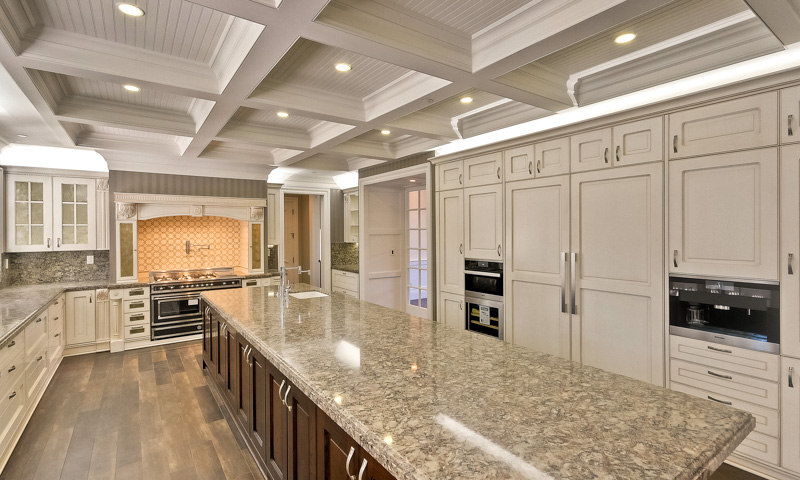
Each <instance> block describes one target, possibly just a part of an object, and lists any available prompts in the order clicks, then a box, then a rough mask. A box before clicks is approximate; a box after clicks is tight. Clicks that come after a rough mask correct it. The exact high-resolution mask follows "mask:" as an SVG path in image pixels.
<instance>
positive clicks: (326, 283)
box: [278, 186, 331, 290]
mask: <svg viewBox="0 0 800 480" xmlns="http://www.w3.org/2000/svg"><path fill="white" fill-rule="evenodd" d="M285 194H289V195H321V196H322V289H323V290H330V289H331V191H330V190H328V189H326V188H313V187H286V186H284V187H281V205H283V196H284V195H285ZM281 213H282V212H281ZM282 238H283V218H282V217H281V239H282ZM283 243H284V242H281V249H280V253H279V254H278V268H280V267H281V265H283Z"/></svg>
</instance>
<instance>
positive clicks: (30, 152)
mask: <svg viewBox="0 0 800 480" xmlns="http://www.w3.org/2000/svg"><path fill="white" fill-rule="evenodd" d="M0 166H3V167H6V166H17V167H37V168H56V169H60V170H83V171H89V172H108V164H107V163H106V160H105V158H103V156H102V155H100V154H99V153H97V152H95V151H90V150H78V149H73V148H57V147H40V146H35V145H20V144H11V145H9V146H7V147H5V148H3V150H2V152H1V153H0Z"/></svg>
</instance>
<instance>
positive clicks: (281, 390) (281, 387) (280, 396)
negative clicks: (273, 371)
mask: <svg viewBox="0 0 800 480" xmlns="http://www.w3.org/2000/svg"><path fill="white" fill-rule="evenodd" d="M284 385H286V379H283V380H281V386H280V387H279V388H278V398H280V399H281V401H283V393H282V392H283V387H284ZM284 405H286V404H284Z"/></svg>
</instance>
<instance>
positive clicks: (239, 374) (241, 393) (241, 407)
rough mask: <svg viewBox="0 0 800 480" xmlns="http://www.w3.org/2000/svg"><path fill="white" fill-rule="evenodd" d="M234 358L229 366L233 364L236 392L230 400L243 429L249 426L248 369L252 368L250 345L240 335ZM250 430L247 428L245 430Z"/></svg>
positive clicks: (250, 391)
mask: <svg viewBox="0 0 800 480" xmlns="http://www.w3.org/2000/svg"><path fill="white" fill-rule="evenodd" d="M235 345H236V357H231V364H235V365H236V368H235V369H234V370H235V371H234V372H232V373H234V374H235V375H236V382H234V387H235V389H236V391H235V392H234V396H233V398H232V399H231V400H233V405H235V407H236V408H235V410H236V416H237V417H239V422H241V424H242V426H243V427H249V426H250V417H251V415H250V409H251V406H252V403H253V402H252V398H251V396H250V394H251V393H252V384H251V383H250V382H251V378H250V374H251V373H252V372H251V371H250V368H251V367H252V360H251V358H250V348H251V347H250V343H248V342H247V340H245V339H244V338H243V337H242V336H241V335H237V336H236V341H235ZM247 430H248V431H249V430H250V429H249V428H248V429H247Z"/></svg>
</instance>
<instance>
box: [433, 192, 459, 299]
mask: <svg viewBox="0 0 800 480" xmlns="http://www.w3.org/2000/svg"><path fill="white" fill-rule="evenodd" d="M436 239H437V242H436V249H437V253H436V261H437V264H438V266H437V269H436V272H437V279H438V282H439V291H440V292H448V293H454V294H460V295H463V294H464V191H463V190H460V189H459V190H446V191H444V192H439V193H437V194H436Z"/></svg>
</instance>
